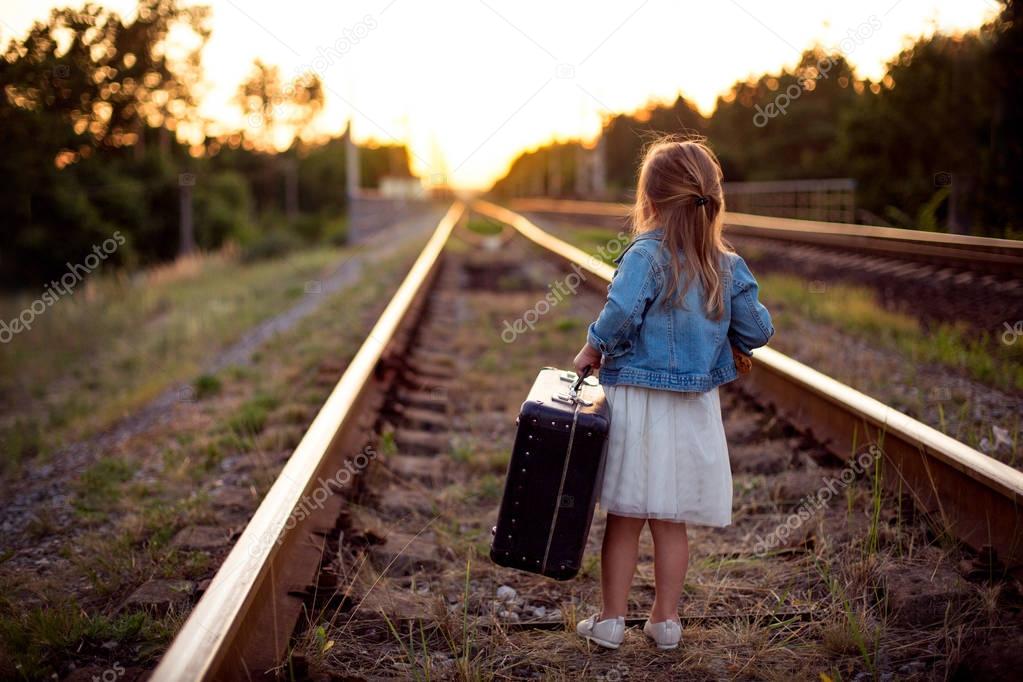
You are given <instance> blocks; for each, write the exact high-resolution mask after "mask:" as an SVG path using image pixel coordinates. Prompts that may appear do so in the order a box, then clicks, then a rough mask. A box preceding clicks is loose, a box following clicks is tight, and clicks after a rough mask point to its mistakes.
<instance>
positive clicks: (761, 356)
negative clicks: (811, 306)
mask: <svg viewBox="0 0 1023 682" xmlns="http://www.w3.org/2000/svg"><path fill="white" fill-rule="evenodd" d="M473 209H474V210H476V211H479V212H480V213H482V214H484V215H487V216H489V217H491V218H494V219H496V220H499V221H501V222H504V223H507V224H508V225H511V226H512V227H513V228H514V229H515V230H516V231H517V233H518V234H519V235H521V236H523V237H525V238H526V239H506V240H505V241H504V242H503V243H501V244H499V245H497V246H496V247H491V248H489V249H488V244H492V242H488V241H487V240H483V241H482V242H480V240H478V239H475V238H470V237H469V236H468V235H467V236H466V237H465V238H462V237H461V236H459V234H456V236H455V237H454V238H452V237H451V235H452V233H453V232H455V228H456V226H457V225H458V223H459V221H460V220H462V218H463V217H464V214H465V211H466V208H465V207H464V206H462V205H460V204H455V205H453V206H452V208H451V209H450V210H449V211H448V213H447V214H446V215H445V217H444V218H443V220H442V221H441V223H440V224H439V225H438V227H437V230H436V232H435V234H434V235H433V237H432V238H431V240H430V241H429V243H428V244H427V246H426V247H425V249H424V251H423V253H422V254H421V255H420V257H419V259H418V260H417V261H416V263H415V265H414V266H413V268H412V270H411V271H410V273H409V275H408V277H407V279H406V280H405V282H404V283H403V284H402V286H401V288H400V289H399V291H398V293H397V294H396V295H395V297H394V299H393V300H392V301H391V303H390V304H389V305H388V307H387V309H386V310H385V312H384V313H383V315H382V316H381V318H380V320H379V322H378V323H377V325H376V326H375V327H374V329H373V330H372V332H371V333H370V334H369V336H368V338H367V340H366V342H365V344H364V345H363V347H362V348H361V349H360V350H359V352H358V354H357V355H356V357H355V358H354V359H353V361H352V363H351V364H350V366H349V368H348V369H347V371H346V372H345V374H344V376H343V377H342V378H341V380H340V381H339V383H338V384H337V386H336V387H335V389H334V391H333V392H332V394H331V396H330V397H329V398H328V400H327V402H326V403H325V405H324V406H323V408H322V409H321V411H320V413H319V414H318V415H317V417H316V419H315V420H314V421H313V423H312V425H311V426H310V428H309V431H308V432H307V434H306V436H305V437H304V438H303V440H302V441H301V443H300V444H299V445H298V447H297V448H296V450H295V452H294V454H293V455H292V457H291V459H290V460H289V462H288V464H287V465H286V466H285V468H284V470H283V471H282V473H281V476H280V478H279V479H278V480H277V481H276V483H275V484H274V486H273V487H272V488H271V490H270V491H269V492H268V494H267V496H266V497H265V498H264V500H263V503H262V504H261V505H260V507H259V509H258V510H257V512H256V513H255V515H254V516H253V518H252V520H251V522H250V523H249V525H248V527H247V528H246V530H245V531H244V533H243V534H242V536H241V537H240V538H239V540H238V542H237V544H236V546H235V547H234V549H233V550H232V552H231V554H230V555H229V556H228V558H227V559H226V560H225V562H224V564H223V565H222V566H221V568H220V570H219V571H218V573H217V575H216V576H215V577H214V579H213V581H212V582H211V584H210V586H209V588H208V589H207V590H206V592H205V594H204V595H203V597H202V599H201V600H200V601H199V602H198V604H197V605H196V606H195V608H194V609H193V611H192V613H191V615H190V616H189V618H188V620H187V621H186V623H185V624H184V626H183V627H182V629H181V631H180V632H179V633H178V636H177V637H176V639H175V640H174V642H173V643H172V645H171V647H170V649H169V650H168V651H167V653H166V654H165V656H164V658H163V660H162V661H161V663H160V665H159V667H158V668H157V670H156V671H155V672H154V675H153V679H155V680H179V679H189V680H191V679H216V680H220V679H252V678H262V677H267V676H273V675H275V674H285V673H286V674H287V675H291V676H293V677H300V678H301V677H315V678H323V679H327V678H330V677H335V678H342V679H351V678H355V679H362V678H365V679H384V678H394V679H412V678H419V679H470V678H471V679H475V678H477V677H482V678H491V677H492V678H497V679H523V678H528V677H531V676H532V677H554V678H565V679H577V678H578V677H579V676H583V677H587V678H593V677H598V676H602V679H627V678H629V677H640V676H653V677H654V678H655V679H667V678H669V677H672V676H677V675H679V674H681V672H682V671H683V670H685V671H690V672H692V671H695V672H694V673H693V674H694V675H695V676H696V677H697V678H699V677H700V676H703V677H705V678H717V679H719V678H722V677H743V676H746V677H758V676H761V675H762V674H763V671H764V670H771V671H779V670H788V671H790V672H791V673H792V674H797V675H799V674H801V673H807V672H808V671H812V670H817V671H825V670H834V671H837V672H839V673H840V674H845V672H847V671H849V672H852V673H855V672H857V671H863V670H871V671H877V670H887V671H891V672H892V673H893V674H895V673H899V674H900V675H901V677H902V678H904V679H931V677H930V676H931V675H932V674H940V673H942V672H943V671H944V672H946V673H947V671H948V667H949V666H950V665H958V666H960V670H961V669H962V666H963V665H967V666H969V665H983V663H981V662H976V663H974V662H971V659H970V658H969V656H966V657H963V656H960V659H961V660H956V661H952V662H951V663H950V662H949V661H950V660H951V659H949V657H948V656H945V655H944V651H943V648H942V646H938V645H937V644H936V642H938V643H940V642H943V641H944V640H943V639H942V638H943V637H944V636H945V633H947V632H948V630H949V628H955V627H959V628H960V629H962V628H963V627H966V628H967V634H968V635H969V636H968V637H967V640H968V643H971V644H972V643H976V646H977V647H982V646H985V645H986V644H985V643H987V642H989V641H990V640H991V637H994V636H1001V635H991V633H990V632H989V630H992V628H995V627H997V628H1002V630H1004V628H1005V623H1010V624H1011V625H1012V626H1013V627H1014V628H1016V629H1015V630H1012V632H1016V633H1018V632H1019V627H1020V625H1019V622H1018V618H1017V620H1016V621H1012V618H1013V616H1012V608H1013V606H1014V604H1015V602H1014V601H1013V599H1015V597H1014V596H1013V595H1014V594H1015V593H1014V592H1013V590H1012V589H1009V588H1005V589H1002V588H1001V587H999V588H998V589H997V590H996V598H995V599H994V600H993V602H992V601H991V600H989V602H990V603H989V606H990V608H988V610H987V611H986V612H985V611H984V607H983V604H984V600H983V599H981V598H980V597H979V596H978V594H983V593H984V590H985V589H993V588H990V587H985V588H977V587H975V586H974V584H973V583H970V582H968V580H967V578H972V579H981V580H986V581H988V583H987V584H989V585H990V584H997V585H1003V584H1007V585H1015V583H1014V582H1011V580H1010V581H1009V582H1005V578H1004V577H999V576H1004V574H1005V573H1006V572H1007V571H1009V572H1011V571H1012V570H1014V569H1017V568H1018V567H1019V565H1020V558H1021V550H1020V548H1019V547H1017V544H1018V542H1019V539H1020V536H1021V530H1023V519H1021V512H1020V509H1019V503H1020V500H1021V496H1023V474H1021V473H1019V472H1016V471H1014V470H1012V469H1009V468H1008V467H1004V466H1002V465H999V464H998V463H997V462H993V460H990V459H989V458H987V457H985V456H984V455H982V454H980V453H978V452H976V451H973V450H970V449H969V448H967V447H965V446H963V445H962V444H959V443H956V442H955V441H953V440H951V439H949V438H947V437H944V436H942V435H941V434H939V433H937V432H935V431H934V430H933V429H929V428H928V427H926V426H924V425H922V424H920V423H918V422H914V421H913V420H911V419H909V418H908V417H904V416H902V415H899V414H898V413H896V412H894V411H893V410H890V409H889V408H886V407H885V406H884V405H881V404H880V403H876V401H872V400H871V399H869V398H868V397H866V396H863V395H862V394H859V393H857V392H855V391H853V390H852V389H849V388H848V387H845V386H842V385H840V384H838V383H837V382H834V381H832V380H830V379H828V378H827V377H824V376H822V375H819V374H818V373H815V372H813V370H811V369H809V368H807V367H804V366H802V365H800V364H799V363H796V362H795V361H792V360H790V359H788V358H785V357H784V356H781V355H780V354H778V353H774V352H772V351H770V349H763V350H762V351H759V352H758V353H757V356H756V365H757V368H756V369H755V370H754V373H753V374H752V375H751V376H750V377H747V378H746V379H745V380H743V382H742V387H741V388H742V390H741V391H739V390H733V389H729V390H727V391H724V392H723V393H722V402H723V413H724V414H726V415H727V416H726V431H727V433H728V435H729V443H730V447H731V454H732V460H733V470H734V478H735V484H736V493H735V509H736V512H735V515H734V522H733V525H732V526H730V527H729V528H727V529H723V530H710V529H701V528H693V529H691V531H690V537H691V542H692V544H693V547H694V552H693V560H692V567H691V570H690V577H689V589H688V590H687V598H686V602H685V605H684V609H685V610H684V614H685V616H684V621H685V622H684V626H685V628H686V629H685V636H686V641H687V642H694V643H696V644H698V646H694V647H690V648H684V649H683V654H682V656H676V657H672V656H669V655H663V654H654V653H653V652H651V651H650V650H648V649H646V648H645V647H644V646H643V643H642V642H641V641H637V637H635V636H631V635H630V639H629V640H627V642H626V646H625V647H624V648H623V650H622V653H621V655H620V656H618V657H615V658H612V657H609V656H599V655H590V654H589V653H588V652H587V651H586V648H585V645H583V644H581V643H580V642H579V641H577V640H576V638H575V637H574V635H572V634H570V633H568V632H566V629H565V625H566V624H570V623H572V622H574V619H575V618H576V617H583V616H585V615H589V609H591V608H592V607H594V606H595V604H596V603H597V599H598V594H599V591H598V586H597V582H596V580H595V578H594V573H595V570H594V569H595V566H593V565H591V566H590V567H589V568H588V570H585V571H584V573H583V576H582V577H581V578H580V579H579V580H576V581H572V582H569V583H553V582H551V581H547V580H544V579H541V578H537V577H534V576H528V575H525V574H521V573H516V572H513V571H508V570H505V569H500V568H497V567H495V566H493V565H492V564H490V562H489V560H488V559H486V557H485V553H486V552H485V550H486V546H487V545H488V542H489V528H490V525H491V524H492V522H493V520H494V517H495V516H496V507H497V504H498V502H499V499H498V498H499V495H500V491H501V483H502V480H503V473H504V469H505V467H506V466H507V450H508V447H509V445H508V444H509V443H510V441H511V436H512V434H513V430H514V421H513V420H514V415H515V413H516V412H517V409H518V404H519V402H520V401H521V397H522V396H523V395H525V390H526V388H528V386H529V384H530V383H531V381H532V378H533V376H534V374H535V371H536V369H537V367H538V366H539V365H540V364H550V363H554V362H557V361H559V359H561V361H567V360H564V359H565V358H567V357H568V354H569V352H570V350H569V349H571V348H572V347H573V346H574V345H575V344H576V343H577V342H578V338H580V334H581V333H582V328H583V327H582V325H583V324H585V323H586V322H588V321H589V319H591V318H592V317H593V315H595V314H596V312H597V311H598V310H599V307H600V305H601V303H602V296H601V292H602V290H603V288H604V284H605V281H606V279H607V278H609V276H610V270H609V268H607V266H605V265H603V264H602V263H599V262H597V261H595V260H594V259H592V258H590V257H588V256H587V255H586V254H583V253H581V252H579V251H578V250H575V249H573V248H572V247H570V246H568V245H566V244H564V243H562V242H559V241H558V240H556V239H554V238H552V237H551V236H550V235H548V234H546V233H544V232H543V231H541V230H539V228H537V227H536V226H534V225H532V223H530V222H529V221H528V220H526V219H525V218H523V217H522V216H519V215H517V214H514V213H512V212H510V211H507V210H506V209H502V208H499V207H496V206H493V205H490V204H486V203H478V204H476V205H474V207H473ZM449 242H451V243H450V244H449ZM445 245H448V246H447V248H446V249H445ZM538 247H539V248H538ZM538 256H539V257H538ZM566 261H571V262H572V263H574V264H575V266H576V268H575V269H574V270H567V269H566V267H565V265H566ZM570 273H574V274H575V275H576V277H577V279H578V281H577V280H571V279H569V278H570V277H571V274H570ZM569 282H575V283H576V284H583V285H586V286H590V287H592V288H593V289H595V290H596V291H591V290H587V289H586V288H585V287H584V288H581V289H579V290H578V293H577V294H576V295H575V296H574V297H572V299H571V302H569V301H567V300H565V299H561V300H556V302H555V303H554V304H553V305H552V304H551V301H552V299H550V298H546V296H547V295H548V294H549V293H551V292H554V291H559V292H560V291H564V290H565V287H564V286H558V287H553V286H552V285H551V283H556V284H557V283H560V284H563V285H568V284H569ZM569 288H572V287H569ZM541 300H546V301H547V305H546V306H540V304H539V302H540V301H541ZM541 307H543V308H545V310H541ZM530 311H533V313H534V314H535V315H536V316H537V319H533V318H532V317H531V316H530V314H529V313H530ZM539 318H543V319H542V320H540V319H539ZM520 319H521V320H524V321H527V322H528V324H527V331H524V332H522V333H520V334H517V335H516V336H515V337H514V338H510V339H509V338H504V339H502V338H501V333H500V330H501V329H502V328H503V324H502V323H503V322H505V321H512V322H514V321H515V320H520ZM529 320H532V321H531V322H529ZM529 327H532V328H529ZM513 328H514V325H513ZM502 340H503V341H504V342H505V343H501V341H502ZM846 472H851V473H850V474H849V475H848V476H847V473H846ZM847 478H848V480H846V479H847ZM836 482H837V483H836ZM836 486H837V490H832V489H833V488H835V487H836ZM885 486H887V488H888V489H889V491H888V492H883V491H884V488H885ZM825 489H827V490H828V491H829V492H828V495H827V497H828V499H829V500H831V502H830V504H829V503H826V502H821V499H822V498H823V497H824V495H823V494H822V491H823V490H825ZM832 498H834V499H832ZM882 501H883V504H882ZM804 516H805V517H806V518H803V517H804ZM793 519H794V520H795V522H793ZM600 523H601V522H600V520H599V519H598V520H597V521H596V522H595V532H594V534H593V536H592V537H591V548H590V549H591V551H592V550H594V549H595V547H596V545H595V544H592V543H595V541H596V538H598V537H599V534H598V532H599V527H600ZM784 528H788V530H784V531H783V530H781V529H784ZM935 537H937V538H939V539H948V538H949V537H955V538H958V540H959V542H961V543H962V544H963V546H965V547H967V548H972V549H973V550H974V551H973V552H969V551H968V550H967V551H966V553H965V554H963V555H962V556H963V557H964V560H965V561H967V562H968V566H969V568H968V569H964V568H963V567H962V566H960V567H958V568H957V567H956V566H955V565H954V564H953V563H952V561H953V559H954V558H958V557H959V555H960V552H961V550H960V549H958V545H955V546H953V545H948V544H946V545H945V548H944V549H940V548H939V547H938V546H936V545H935V544H934V540H935ZM950 547H952V549H950ZM642 551H643V557H642V559H643V560H642V562H641V568H640V575H639V583H640V589H641V594H646V595H647V596H648V595H649V590H650V587H651V585H652V574H651V568H650V554H649V552H650V548H649V545H645V546H644V548H643V550H642ZM591 556H592V552H591ZM914 576H917V578H919V579H918V580H916V579H913V577H914ZM920 576H923V577H920ZM934 576H938V577H939V578H940V580H939V581H937V582H935V579H934ZM633 606H634V607H635V609H636V615H637V616H639V615H640V613H641V611H640V610H639V609H640V608H641V605H639V604H635V605H633ZM879 613H882V614H883V613H887V614H888V615H889V616H890V617H891V620H890V621H889V620H884V621H883V622H877V621H878V618H879V616H878V614H879ZM982 616H983V617H984V618H986V619H987V620H985V621H984V623H983V624H978V623H979V619H982ZM887 617H888V616H885V618H887ZM1002 630H998V632H1001V631H1002ZM992 631H993V630H992ZM638 639H640V640H641V639H642V637H641V636H639V637H638ZM974 640H976V642H974ZM792 646H797V647H798V648H800V649H801V651H802V654H803V655H804V658H803V659H794V658H793V657H792V656H791V655H790V653H788V648H789V647H792ZM967 649H968V648H967ZM968 650H969V649H968ZM877 652H882V655H881V656H878V655H876V654H877ZM918 657H922V660H923V665H922V667H921V666H919V665H917V664H916V663H914V662H913V661H914V659H916V658H918ZM882 659H883V660H882ZM800 660H802V662H799V661H800ZM980 660H981V659H979V658H978V661H980ZM971 670H972V669H971Z"/></svg>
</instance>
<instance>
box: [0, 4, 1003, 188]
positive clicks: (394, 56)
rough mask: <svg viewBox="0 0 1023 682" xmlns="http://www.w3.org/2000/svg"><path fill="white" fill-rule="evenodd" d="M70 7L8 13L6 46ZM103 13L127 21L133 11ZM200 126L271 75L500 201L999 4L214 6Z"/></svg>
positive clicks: (323, 119)
mask: <svg viewBox="0 0 1023 682" xmlns="http://www.w3.org/2000/svg"><path fill="white" fill-rule="evenodd" d="M80 4H82V3H81V2H75V1H73V0H65V1H64V2H56V3H52V2H49V0H0V41H2V42H3V44H4V45H6V43H7V41H8V40H9V39H10V38H12V37H15V36H21V35H23V34H24V33H25V31H26V30H27V29H28V28H29V27H30V26H31V24H32V22H33V20H35V19H39V18H42V17H44V16H45V15H46V14H47V13H48V11H49V8H50V7H54V6H66V5H73V6H76V5H80ZM103 4H105V5H106V6H107V7H110V8H111V9H114V10H117V11H119V12H121V13H122V14H123V15H124V16H126V17H130V16H131V15H132V12H133V8H134V7H135V2H134V1H133V0H106V1H105V2H104V3H103ZM183 4H204V5H208V6H210V7H211V8H212V17H211V21H210V26H211V28H212V35H211V38H210V41H209V43H208V44H207V46H206V49H205V51H204V54H203V65H204V69H205V82H204V83H202V84H201V85H200V94H201V109H200V110H201V112H202V113H203V115H205V116H207V117H209V118H211V119H213V120H216V121H219V122H221V123H223V124H224V125H225V126H227V127H234V128H238V127H242V126H244V125H246V120H245V119H244V117H242V115H241V113H240V112H239V111H238V110H237V108H236V106H235V105H234V104H233V103H232V99H233V97H234V95H235V92H236V91H237V88H238V85H239V83H240V82H241V81H242V80H243V79H244V78H245V77H246V75H247V74H248V73H249V72H250V71H251V68H252V62H253V60H254V59H256V58H260V59H262V60H263V61H265V62H269V63H272V64H276V65H279V66H280V67H281V70H282V73H283V74H284V75H285V76H286V77H293V76H296V75H298V74H299V73H301V72H302V71H304V70H309V69H311V70H313V71H315V72H316V73H317V74H319V75H320V77H321V78H322V80H323V82H324V85H325V88H326V106H325V108H324V110H323V112H322V113H321V115H320V117H319V118H318V120H317V121H316V124H315V128H316V130H317V131H319V132H321V133H325V134H326V133H336V132H340V131H341V130H343V129H344V127H345V126H346V125H347V123H348V121H349V120H351V121H352V125H353V130H354V131H355V132H354V134H355V138H356V139H357V140H359V141H363V142H368V141H376V142H380V143H393V142H400V143H407V144H408V145H409V147H410V149H411V152H412V166H413V171H414V172H415V173H417V174H418V175H420V176H422V177H423V178H424V179H425V180H426V181H427V182H428V183H430V184H439V183H441V182H447V183H450V184H454V185H456V186H461V187H477V188H481V187H486V186H488V185H489V184H491V183H492V182H493V181H494V180H496V179H497V178H499V177H501V176H502V175H503V174H504V172H505V171H506V170H507V168H508V165H509V164H510V162H511V161H512V160H513V159H514V158H515V156H517V155H518V154H519V153H520V152H521V151H523V150H524V149H528V148H532V147H536V146H539V145H541V144H545V143H548V142H550V141H552V140H567V139H572V138H583V139H585V140H592V139H594V138H595V137H596V135H597V134H598V133H599V131H600V126H601V121H602V116H604V115H606V114H608V113H616V112H621V111H634V110H636V109H638V108H640V107H642V106H644V105H645V104H647V103H648V102H651V101H669V100H673V99H674V98H675V96H676V95H677V94H679V93H682V94H683V95H684V96H685V97H687V98H688V99H690V100H691V101H693V102H695V104H696V105H697V106H698V107H699V108H700V109H701V111H703V112H704V113H706V114H709V113H710V112H711V111H712V110H713V107H714V102H715V100H716V98H717V96H718V95H719V94H722V93H723V92H725V91H726V90H728V88H729V87H730V86H731V85H732V83H734V82H735V81H736V80H742V79H745V78H747V77H751V76H757V75H759V74H762V73H764V72H776V71H778V70H779V69H781V68H782V67H784V66H792V65H794V64H795V63H796V62H797V61H798V59H799V56H800V54H801V52H802V50H803V49H805V48H807V47H808V46H810V45H812V44H814V43H819V44H822V45H824V46H825V47H833V48H837V49H841V50H842V51H843V52H844V54H845V56H846V58H847V59H848V60H849V61H850V62H851V63H852V64H853V65H854V66H855V68H856V69H857V71H858V73H859V74H860V75H861V76H864V77H872V78H875V79H876V78H878V77H879V76H880V75H882V74H883V67H884V64H885V62H886V61H887V60H889V59H890V58H891V57H893V56H894V55H896V54H898V52H899V51H900V50H901V49H902V48H903V47H905V46H906V45H907V44H908V42H910V41H911V40H912V39H913V38H915V37H918V36H921V35H927V34H930V33H932V32H934V31H935V30H941V31H945V32H954V31H963V30H968V29H971V28H975V27H977V26H979V25H980V24H981V23H983V22H984V21H985V20H988V19H990V18H992V17H993V16H994V15H995V14H996V13H997V11H998V7H999V4H998V3H997V2H996V1H995V0H955V1H954V2H950V1H949V0H879V1H878V0H860V1H859V2H849V1H848V0H836V1H827V0H817V1H815V2H814V1H797V0H773V1H771V2H767V1H766V0H761V1H759V2H758V1H756V0H713V1H712V0H704V1H703V2H694V1H690V0H588V1H586V0H562V1H560V2H554V1H553V0H434V1H433V2H424V1H423V0H347V1H345V2H337V1H334V2H328V1H319V2H314V1H313V0H286V1H285V2H281V1H280V0H206V1H205V2H201V3H192V2H188V1H187V0H186V1H185V2H183Z"/></svg>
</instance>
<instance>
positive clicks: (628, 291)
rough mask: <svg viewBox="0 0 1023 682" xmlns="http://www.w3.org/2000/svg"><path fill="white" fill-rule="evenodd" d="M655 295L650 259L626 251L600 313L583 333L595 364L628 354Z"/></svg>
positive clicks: (636, 252)
mask: <svg viewBox="0 0 1023 682" xmlns="http://www.w3.org/2000/svg"><path fill="white" fill-rule="evenodd" d="M656 295H657V282H656V281H655V270H654V264H653V262H651V260H650V257H649V256H647V255H646V254H645V253H644V252H643V251H642V250H640V249H632V248H630V249H628V250H627V251H626V252H625V254H624V255H623V256H622V260H621V262H620V263H619V265H618V269H617V270H615V272H614V275H613V276H612V277H611V283H610V284H608V286H607V302H606V303H605V304H604V309H603V310H601V311H600V315H599V316H597V320H596V321H595V322H594V323H593V324H591V325H590V326H589V329H587V332H586V341H587V345H589V346H590V347H591V348H592V349H593V351H595V352H596V353H595V354H596V355H597V357H598V362H599V356H600V355H601V354H603V355H606V356H608V357H616V356H619V355H622V354H623V353H625V352H626V351H628V350H629V348H630V347H631V345H632V339H633V338H634V336H635V334H636V331H637V330H638V329H639V325H640V324H641V323H642V321H643V313H644V312H646V309H647V307H648V306H649V305H650V302H651V301H653V300H654V297H655V296H656ZM584 350H585V348H584ZM591 355H592V354H591Z"/></svg>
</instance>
